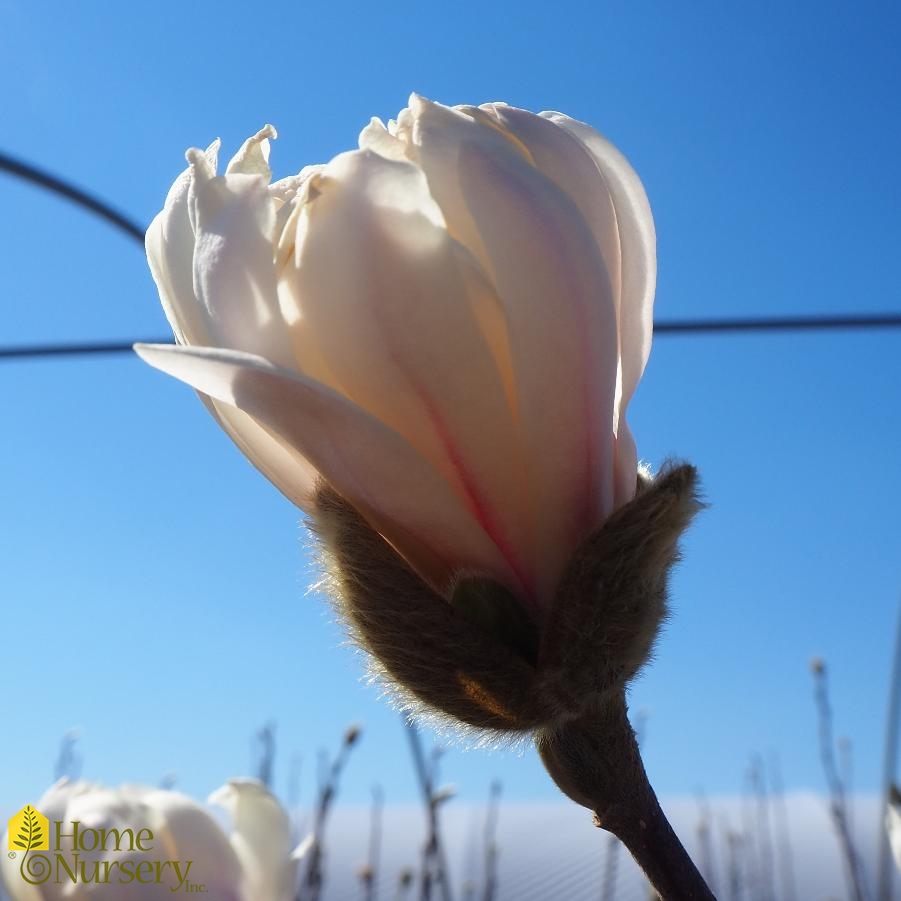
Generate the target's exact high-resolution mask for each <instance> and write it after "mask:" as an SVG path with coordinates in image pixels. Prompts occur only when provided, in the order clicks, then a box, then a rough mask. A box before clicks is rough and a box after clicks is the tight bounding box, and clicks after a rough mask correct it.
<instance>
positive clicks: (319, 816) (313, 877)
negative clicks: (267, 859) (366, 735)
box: [297, 725, 360, 901]
mask: <svg viewBox="0 0 901 901" xmlns="http://www.w3.org/2000/svg"><path fill="white" fill-rule="evenodd" d="M359 738H360V727H359V726H357V725H352V726H349V727H348V729H347V730H346V731H345V733H344V738H343V740H342V742H341V747H340V749H339V750H338V753H337V755H336V756H335V759H334V760H333V761H332V762H331V765H330V766H329V765H328V764H327V760H326V759H325V758H324V757H323V756H320V774H319V775H320V784H319V797H318V798H317V801H316V811H315V814H314V820H313V845H312V847H311V848H310V852H309V861H308V863H307V869H306V873H305V874H304V878H303V881H302V883H301V885H300V889H299V890H298V893H297V901H319V896H320V894H321V892H322V885H323V882H324V875H325V874H324V872H323V859H324V854H323V835H324V832H325V823H326V820H327V819H328V815H329V811H330V810H331V806H332V803H333V802H334V800H335V797H336V795H337V794H338V783H339V781H340V779H341V773H342V772H343V771H344V767H345V766H346V765H347V759H348V757H349V756H350V751H351V748H353V746H354V745H355V744H356V743H357V742H358V741H359Z"/></svg>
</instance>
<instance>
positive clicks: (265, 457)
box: [200, 394, 319, 513]
mask: <svg viewBox="0 0 901 901" xmlns="http://www.w3.org/2000/svg"><path fill="white" fill-rule="evenodd" d="M200 399H201V400H202V401H203V402H204V404H205V405H206V408H207V409H208V410H209V411H210V413H211V414H212V415H213V417H214V418H215V420H216V421H217V422H218V423H219V425H220V426H221V427H222V428H223V429H224V430H225V432H226V434H227V435H228V436H229V438H231V439H232V441H234V442H235V444H236V445H237V446H238V449H239V450H240V451H241V453H242V454H244V456H245V457H247V459H248V460H249V461H250V462H251V463H252V464H253V465H254V466H255V467H256V468H257V469H258V470H259V471H260V472H261V473H262V474H263V475H264V476H265V477H266V478H267V479H269V481H270V482H272V484H273V485H275V487H276V488H278V490H279V491H281V493H282V494H284V495H285V497H286V498H288V500H289V501H291V503H293V504H294V505H295V506H297V507H300V508H301V509H302V510H305V511H306V512H307V513H310V512H311V511H312V509H313V500H314V494H315V489H316V480H317V479H318V477H319V473H318V472H317V471H316V468H315V467H314V466H313V465H312V464H311V463H310V462H309V460H307V459H306V458H305V457H304V456H303V454H300V453H298V452H297V451H296V450H295V449H294V448H293V447H289V446H288V445H286V444H285V443H284V442H283V441H281V440H279V439H278V438H276V437H274V436H273V435H270V434H269V432H267V431H266V429H264V428H263V426H261V425H260V424H259V423H257V422H256V420H254V419H253V418H252V417H250V416H248V415H247V414H246V413H244V412H242V411H241V410H239V409H238V408H237V407H233V406H231V405H230V404H226V403H222V402H221V401H217V400H213V399H212V398H210V397H207V395H205V394H201V395H200Z"/></svg>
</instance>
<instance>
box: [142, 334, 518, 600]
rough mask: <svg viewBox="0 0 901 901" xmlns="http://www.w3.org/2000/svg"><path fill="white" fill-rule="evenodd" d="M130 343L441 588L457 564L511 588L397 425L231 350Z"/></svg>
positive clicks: (477, 529) (486, 545)
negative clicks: (250, 422)
mask: <svg viewBox="0 0 901 901" xmlns="http://www.w3.org/2000/svg"><path fill="white" fill-rule="evenodd" d="M135 349H136V350H137V352H138V353H139V354H140V356H141V357H142V358H143V359H144V360H146V361H147V362H148V363H150V364H151V365H153V366H156V367H157V368H158V369H161V370H162V371H163V372H167V373H168V374H169V375H172V376H175V377H176V378H179V379H181V380H182V381H184V382H186V383H187V384H189V385H191V386H192V387H194V388H196V389H197V390H198V391H200V392H202V393H203V394H206V395H209V396H210V397H211V398H213V399H214V400H217V401H220V402H222V403H226V404H229V405H232V406H235V407H237V408H238V409H240V410H242V411H243V412H244V413H246V414H247V415H249V416H251V417H252V418H253V419H254V420H255V421H256V422H257V423H258V424H259V425H261V426H262V427H264V428H265V429H266V430H267V431H269V432H270V433H271V434H272V435H273V436H275V437H277V438H278V439H279V440H281V441H282V442H284V443H285V444H287V445H288V446H290V447H292V448H295V449H296V450H297V451H298V452H299V453H301V454H302V455H303V456H304V457H305V458H306V459H307V460H309V462H310V464H311V465H312V466H314V467H315V469H316V470H317V471H318V472H320V473H322V475H323V476H324V477H325V478H326V479H327V480H328V481H329V482H330V483H331V484H332V485H333V486H334V487H335V489H336V490H337V491H339V492H340V493H341V494H342V495H343V496H344V497H345V498H347V500H348V501H349V502H350V503H352V504H353V505H354V506H355V507H357V509H359V510H360V512H361V513H362V514H363V515H364V516H366V517H367V518H368V519H369V520H370V522H371V523H372V524H373V526H374V527H375V528H377V529H378V530H379V531H380V532H381V533H382V534H383V535H384V536H385V537H386V538H387V539H388V540H389V541H391V542H392V543H393V544H394V545H395V546H396V547H397V548H398V549H399V550H401V552H402V553H404V555H405V556H407V558H408V560H409V562H410V564H411V565H412V566H413V567H414V568H416V569H417V570H418V571H419V572H420V573H421V574H422V575H423V576H424V577H425V578H426V579H427V580H428V581H430V582H431V583H432V584H433V585H434V586H435V587H436V588H438V589H439V590H443V589H445V588H446V587H447V583H448V581H449V579H450V578H451V576H452V574H453V573H454V572H455V571H456V570H457V569H459V568H460V567H461V566H463V565H469V566H472V567H475V568H478V569H481V570H482V571H483V572H486V573H490V574H492V575H494V576H495V577H496V578H498V579H499V580H500V581H502V582H504V583H506V584H508V585H511V586H513V587H515V586H516V577H515V575H514V574H513V572H512V571H511V569H510V567H509V565H507V563H506V562H505V561H504V559H503V557H502V556H501V555H500V553H499V551H498V549H497V547H496V545H495V544H494V543H493V542H492V541H491V539H490V538H489V537H488V535H487V534H486V532H485V530H484V529H483V528H482V526H481V525H480V524H479V523H478V521H477V520H476V519H475V517H473V516H472V514H471V513H470V512H469V511H468V510H467V509H466V508H465V507H464V506H463V505H462V504H461V502H460V498H459V496H458V495H457V494H456V493H455V492H454V491H453V490H452V488H451V487H450V485H449V484H448V483H447V481H445V480H444V479H443V478H442V477H441V476H440V475H439V474H438V472H437V471H436V470H435V469H434V468H433V467H432V466H431V465H430V464H429V463H428V462H427V461H426V460H425V459H424V458H423V457H422V456H421V455H420V454H419V453H417V451H416V450H415V449H414V448H413V447H412V446H411V445H410V444H409V442H407V441H406V440H405V439H404V438H402V437H401V436H400V435H399V434H397V432H395V431H394V430H393V429H391V428H389V427H388V426H386V425H385V424H384V423H383V422H380V421H379V420H378V419H376V418H375V417H373V416H371V415H370V414H368V413H366V412H365V411H364V410H362V409H360V408H359V407H358V406H356V405H355V404H353V403H352V402H350V401H348V400H347V399H346V398H345V397H343V396H341V395H339V394H337V393H336V392H334V391H332V390H331V389H329V388H327V387H326V386H324V385H322V384H320V383H319V382H316V381H314V380H312V379H310V378H308V377H306V376H304V375H301V374H298V373H295V372H290V371H288V370H284V369H279V368H278V367H276V366H274V365H273V364H271V363H270V362H268V361H267V360H264V359H262V358H260V357H254V356H252V355H250V354H245V353H241V352H237V351H227V350H217V349H211V348H182V347H169V346H167V345H138V346H137V347H136V348H135Z"/></svg>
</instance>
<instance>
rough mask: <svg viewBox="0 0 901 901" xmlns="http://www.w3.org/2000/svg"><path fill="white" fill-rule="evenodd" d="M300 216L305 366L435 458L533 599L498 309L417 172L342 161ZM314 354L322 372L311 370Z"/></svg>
mask: <svg viewBox="0 0 901 901" xmlns="http://www.w3.org/2000/svg"><path fill="white" fill-rule="evenodd" d="M303 215H304V217H305V218H306V219H307V220H308V221H307V222H306V225H305V227H303V229H302V231H303V235H304V237H303V239H302V240H301V241H300V243H299V244H298V247H297V258H296V264H292V262H290V261H289V263H288V265H287V267H286V270H285V272H284V273H283V275H282V283H283V285H282V286H283V288H284V289H285V291H284V293H283V306H287V305H288V304H291V303H293V311H292V314H291V315H289V313H288V311H287V309H286V313H285V315H286V318H287V319H289V321H292V320H293V322H292V333H293V334H294V335H295V336H296V337H297V339H298V341H299V342H302V343H298V344H296V345H295V352H296V355H297V357H298V359H299V360H300V361H301V363H302V364H303V368H304V370H305V371H306V372H308V373H309V374H310V375H313V376H315V377H317V378H319V379H320V380H323V381H328V382H329V383H330V384H332V385H334V386H336V387H337V388H339V389H340V390H341V392H342V393H343V394H345V395H346V396H347V397H349V398H350V399H351V400H353V401H354V403H356V404H358V405H359V406H360V407H362V408H363V409H365V410H366V411H367V412H369V413H371V414H372V415H373V416H375V417H376V418H377V419H379V420H380V421H382V422H384V423H386V424H387V425H388V426H390V427H391V428H392V429H394V430H395V431H397V432H398V433H399V434H401V435H402V436H403V437H404V438H406V439H407V441H409V442H410V444H411V445H412V446H413V447H414V448H415V449H416V450H417V451H418V452H419V453H420V454H422V455H423V456H424V457H425V458H426V459H427V460H429V461H430V462H431V463H432V464H433V465H434V466H435V468H436V469H437V470H438V471H439V472H440V473H441V474H442V476H443V477H444V478H445V479H446V480H447V482H448V483H449V484H450V485H451V486H453V488H454V490H455V491H456V492H457V493H458V494H459V496H460V498H461V500H462V502H463V504H464V505H465V506H466V507H467V509H468V510H469V511H470V513H471V514H472V516H473V517H474V518H475V519H476V520H478V521H479V522H480V524H481V525H482V526H483V528H484V530H485V531H486V532H487V533H488V534H489V535H490V536H491V538H492V540H493V541H494V542H495V544H496V545H497V546H498V548H499V550H500V553H501V554H503V556H504V557H505V558H506V559H507V561H508V562H509V564H510V567H511V568H512V569H513V570H514V571H515V572H516V573H517V575H518V576H519V580H520V583H521V585H522V587H523V588H524V589H525V591H526V593H527V594H531V595H534V593H535V592H534V588H535V575H534V573H533V572H532V568H533V566H534V564H535V557H536V547H535V544H534V539H533V534H532V530H531V528H530V524H531V518H532V513H531V503H530V501H531V497H530V493H529V486H528V483H527V481H526V472H525V470H524V468H523V460H522V455H521V444H520V442H519V440H518V435H517V428H516V423H515V421H514V418H513V413H512V410H511V408H510V404H509V403H508V399H507V391H506V389H505V385H504V380H503V378H502V375H501V372H500V370H499V368H498V365H497V363H496V362H495V360H494V358H493V356H492V353H491V351H490V349H489V347H488V345H487V344H486V340H485V336H484V334H483V331H482V327H481V325H480V321H479V320H480V314H479V313H478V312H477V311H476V310H474V309H473V307H474V306H475V307H480V308H481V307H485V306H489V307H491V306H494V307H496V306H497V304H498V300H497V298H496V297H495V296H493V295H492V294H491V290H490V286H488V285H487V284H486V283H485V281H484V278H482V280H481V285H479V273H478V272H477V271H472V270H473V268H474V264H473V262H472V260H471V258H470V257H469V256H468V255H467V254H465V253H458V252H457V247H456V245H455V242H453V241H452V240H451V239H450V238H449V236H448V234H447V231H446V230H445V228H444V226H443V222H442V217H441V213H440V210H439V209H438V208H437V206H436V205H435V202H434V200H432V198H431V196H430V195H429V192H428V186H427V183H426V180H425V178H424V176H423V174H422V172H421V170H420V169H418V168H417V167H416V166H413V165H411V164H409V163H407V162H394V161H391V160H388V159H385V158H384V157H382V156H379V155H377V154H375V153H371V152H365V151H364V152H356V153H348V154H342V155H341V156H340V157H338V158H337V159H336V160H334V161H333V162H332V163H331V164H329V166H327V167H326V169H325V170H324V171H323V173H322V178H321V179H320V180H319V182H318V183H317V194H316V198H315V200H312V201H310V203H308V204H307V206H306V207H305V208H304V214H303ZM336 247H340V253H336V252H335V248H336ZM479 288H481V290H479ZM314 355H315V359H317V360H321V362H322V364H324V368H316V369H315V370H314V369H313V362H312V358H313V356H314Z"/></svg>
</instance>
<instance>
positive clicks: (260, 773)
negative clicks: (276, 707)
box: [254, 720, 275, 791]
mask: <svg viewBox="0 0 901 901" xmlns="http://www.w3.org/2000/svg"><path fill="white" fill-rule="evenodd" d="M254 744H255V746H256V752H255V753H256V758H257V764H256V768H255V769H256V773H257V779H259V780H260V782H262V783H263V785H265V786H266V788H268V789H269V790H270V791H271V790H272V774H273V772H274V769H275V722H274V721H271V720H270V721H269V722H268V723H266V725H265V726H263V727H262V728H261V729H260V730H259V731H258V732H257V733H256V735H255V736H254Z"/></svg>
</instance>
